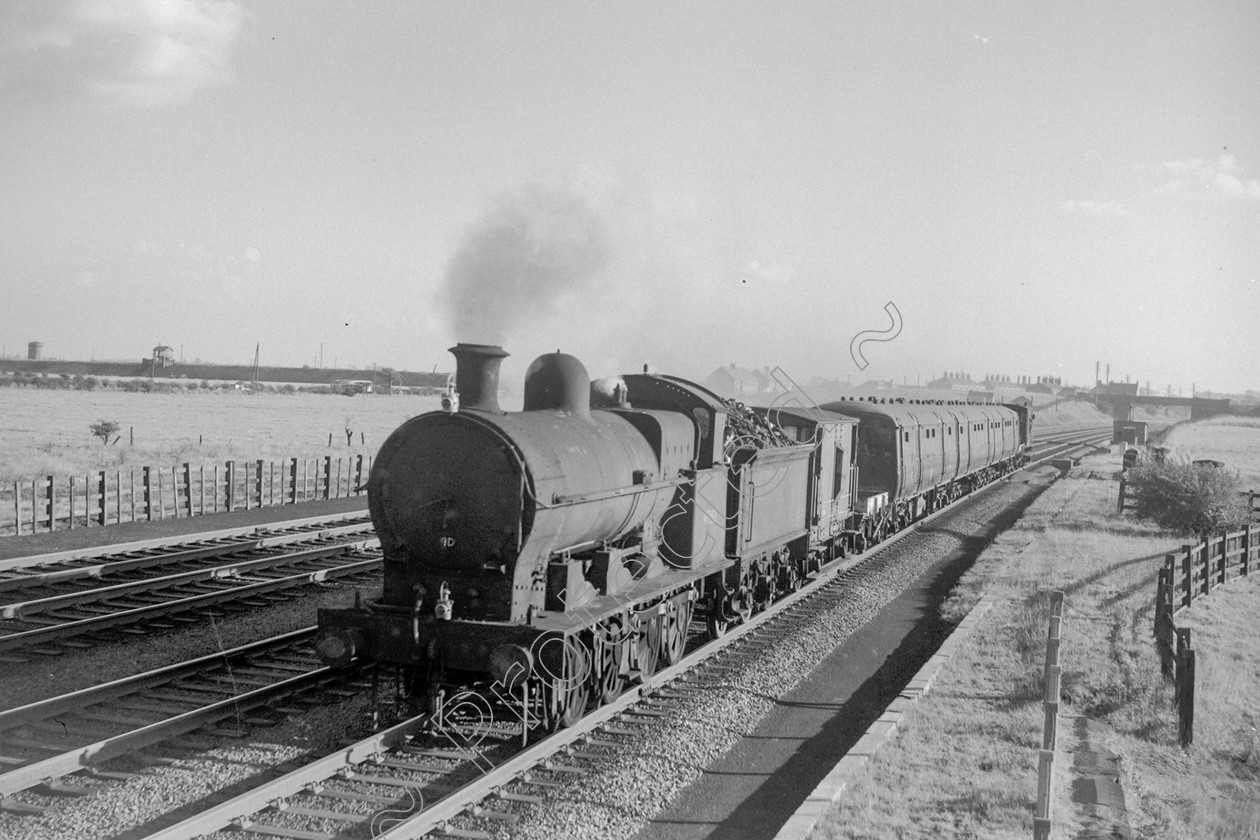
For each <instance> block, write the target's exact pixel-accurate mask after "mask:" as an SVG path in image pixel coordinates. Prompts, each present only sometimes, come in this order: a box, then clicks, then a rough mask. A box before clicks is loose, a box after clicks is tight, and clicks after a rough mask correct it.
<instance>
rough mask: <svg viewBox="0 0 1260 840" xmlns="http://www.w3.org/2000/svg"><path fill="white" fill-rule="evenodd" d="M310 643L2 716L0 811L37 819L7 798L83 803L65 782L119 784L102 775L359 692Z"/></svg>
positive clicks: (353, 678)
mask: <svg viewBox="0 0 1260 840" xmlns="http://www.w3.org/2000/svg"><path fill="white" fill-rule="evenodd" d="M314 634H315V628H314V627H308V628H304V629H302V630H297V631H293V632H290V633H284V634H282V635H279V636H276V637H274V638H270V639H264V640H262V641H258V642H253V643H251V644H248V645H243V646H241V647H237V648H233V649H231V650H225V651H221V652H219V653H215V654H212V655H209V656H203V657H199V658H197V659H193V660H189V661H187V662H181V663H178V664H175V665H169V666H166V667H163V668H158V669H155V670H152V671H147V672H144V673H141V674H136V675H134V676H129V677H126V678H123V679H119V680H114V681H112V682H109V683H105V684H102V685H97V686H93V687H91V688H85V689H82V690H79V691H73V692H70V693H67V694H63V695H59V696H56V697H51V698H48V699H46V700H41V701H38V702H35V703H29V704H27V705H24V706H20V707H18V708H15V709H9V710H7V711H4V712H0V801H3V805H4V807H5V808H6V809H9V810H19V811H23V810H24V811H27V812H33V813H34V812H39V811H41V810H43V809H42V808H40V807H38V806H32V805H23V804H22V803H19V802H15V801H13V800H12V799H9V797H11V796H12V794H14V793H17V792H18V791H23V790H28V789H31V788H34V787H37V786H42V787H43V788H44V789H45V790H46V791H48V792H51V793H56V794H68V795H73V794H75V793H80V792H83V793H86V792H87V789H85V788H82V787H81V786H80V785H76V784H75V781H74V780H73V777H71V779H69V780H67V779H64V778H63V777H67V776H70V774H74V773H80V772H83V773H86V774H87V775H89V776H94V777H96V778H105V779H108V778H121V777H125V776H126V774H119V773H117V772H110V771H106V770H102V769H101V768H100V765H102V764H103V763H105V762H107V761H109V760H110V759H113V758H117V757H119V756H123V755H129V754H134V753H136V752H138V751H140V750H143V749H145V748H147V747H150V746H153V745H154V744H158V743H160V742H165V741H170V740H171V739H173V738H178V737H180V736H185V735H189V734H190V733H196V732H198V731H201V732H202V733H204V735H205V736H210V735H218V736H223V735H230V736H238V737H239V736H243V735H244V734H245V732H243V731H240V730H239V729H232V728H224V727H225V724H228V723H230V724H233V725H235V726H237V727H240V726H245V727H250V726H265V725H271V724H274V723H276V722H277V720H278V719H281V718H283V717H284V716H285V715H289V714H298V713H301V712H302V711H304V710H305V709H306V708H309V707H310V706H311V705H312V704H315V703H319V702H321V698H322V699H326V698H327V696H329V695H337V696H343V697H344V696H353V695H355V694H357V693H359V692H360V691H362V689H363V685H362V684H361V683H358V681H359V676H360V675H359V669H358V668H357V667H351V668H350V669H348V670H343V671H336V672H334V671H332V670H331V669H329V668H327V667H326V666H324V665H322V664H321V663H320V662H319V659H318V657H317V656H316V655H315V651H314V648H313V647H312V644H311V640H312V639H313V637H314ZM190 746H194V747H195V746H200V744H198V743H192V744H190Z"/></svg>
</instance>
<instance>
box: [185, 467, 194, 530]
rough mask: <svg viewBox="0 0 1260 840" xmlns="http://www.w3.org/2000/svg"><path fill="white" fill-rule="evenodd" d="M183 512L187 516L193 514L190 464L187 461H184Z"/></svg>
mask: <svg viewBox="0 0 1260 840" xmlns="http://www.w3.org/2000/svg"><path fill="white" fill-rule="evenodd" d="M184 514H185V515H186V516H189V517H191V516H192V515H193V503H192V465H191V464H189V463H188V462H187V461H185V462H184Z"/></svg>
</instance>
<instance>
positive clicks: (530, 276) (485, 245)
mask: <svg viewBox="0 0 1260 840" xmlns="http://www.w3.org/2000/svg"><path fill="white" fill-rule="evenodd" d="M610 252H611V247H610V244H609V232H608V228H607V225H606V223H605V222H604V221H603V219H601V217H600V216H599V214H598V213H596V211H595V210H594V208H593V207H592V206H591V204H590V202H588V201H587V199H586V198H584V197H583V196H581V195H579V194H578V193H576V192H574V191H573V190H572V189H568V188H553V187H542V186H530V187H527V188H525V189H523V190H521V191H519V192H517V193H515V194H513V195H511V196H509V197H507V198H506V199H505V200H504V201H503V202H502V203H501V204H499V205H498V206H497V207H495V208H493V209H492V210H491V211H490V212H489V213H488V214H487V215H486V216H485V217H484V218H482V219H481V220H480V221H478V222H477V223H476V224H475V225H474V226H473V228H472V229H471V230H470V231H469V232H468V234H467V235H466V237H465V239H464V242H463V243H462V244H461V245H460V248H459V250H458V251H456V253H455V255H454V256H453V257H452V258H451V261H450V264H449V265H448V266H447V269H446V276H445V279H444V282H443V286H442V300H443V303H444V304H445V305H446V307H447V309H448V310H449V312H450V314H451V316H452V320H453V325H454V328H455V335H454V338H456V339H457V340H459V341H468V342H482V343H490V344H499V343H503V342H506V341H507V340H508V339H509V338H510V336H511V335H512V333H513V332H514V331H515V330H518V329H523V328H525V327H527V326H528V325H530V324H531V323H533V324H537V323H538V322H539V321H545V320H548V317H549V316H551V315H552V314H553V313H555V311H556V310H557V308H558V306H559V305H560V304H561V302H562V301H564V300H565V299H566V298H567V297H570V296H574V295H579V294H581V293H582V292H583V291H585V290H587V289H589V288H591V287H592V285H593V283H594V281H595V279H596V278H597V277H598V276H599V274H600V272H601V271H603V269H604V268H605V266H606V265H607V264H608V261H609V257H610Z"/></svg>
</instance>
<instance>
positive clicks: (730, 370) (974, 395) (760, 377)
mask: <svg viewBox="0 0 1260 840" xmlns="http://www.w3.org/2000/svg"><path fill="white" fill-rule="evenodd" d="M807 384H808V385H809V386H810V387H811V388H812V389H821V390H823V391H843V392H846V393H847V392H852V391H859V392H866V391H888V390H892V389H894V388H900V387H909V386H905V385H898V384H897V383H895V382H894V381H893V380H891V379H871V380H868V381H866V382H863V383H861V384H860V385H856V386H853V385H851V384H849V383H843V382H840V381H838V380H827V379H822V378H819V377H814V378H813V379H811V380H810V381H809V383H807ZM704 386H705V387H706V388H708V389H709V390H711V391H714V392H715V393H718V394H721V395H723V396H726V397H735V398H737V399H744V398H752V397H773V396H774V395H775V394H777V393H780V392H781V391H782V390H783V388H782V386H781V384H780V383H779V382H778V381H777V380H776V379H775V377H774V376H772V375H771V373H770V370H769V368H764V369H762V370H757V369H756V368H742V367H739V366H738V365H736V364H734V363H732V364H729V365H723V366H722V367H719V368H718V369H717V370H715V371H713V372H712V373H711V374H709V375H708V377H706V378H705V380H704ZM913 387H920V386H913ZM921 387H923V388H925V389H930V390H934V391H953V392H955V393H957V394H958V395H959V399H963V398H965V399H970V400H973V401H975V400H982V401H986V402H988V401H992V400H994V399H998V400H1005V399H1008V398H1009V397H1010V396H1011V395H1013V394H1016V393H1019V394H1044V395H1047V396H1050V395H1058V396H1072V395H1073V394H1075V393H1076V388H1074V387H1071V386H1064V385H1063V379H1062V378H1061V377H1057V376H1038V377H1032V376H1007V375H1003V374H986V375H985V377H984V378H983V379H981V380H979V381H976V380H973V379H972V378H971V377H970V376H969V375H968V374H966V373H961V372H950V371H946V372H945V374H944V375H943V376H941V377H940V378H939V379H933V380H931V381H930V382H928V383H926V384H925V385H923V386H921Z"/></svg>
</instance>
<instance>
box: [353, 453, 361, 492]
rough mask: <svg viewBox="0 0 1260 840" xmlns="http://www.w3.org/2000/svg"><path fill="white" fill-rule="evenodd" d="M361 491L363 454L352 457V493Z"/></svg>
mask: <svg viewBox="0 0 1260 840" xmlns="http://www.w3.org/2000/svg"><path fill="white" fill-rule="evenodd" d="M362 492H363V456H362V455H356V456H355V457H354V495H356V496H357V495H359V494H360V493H362Z"/></svg>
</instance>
